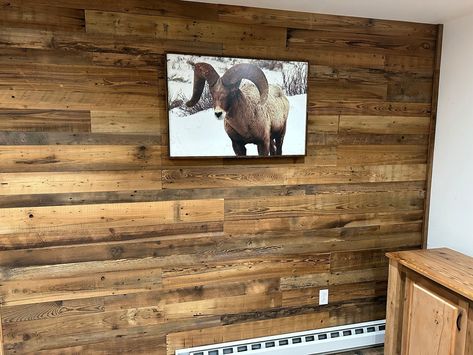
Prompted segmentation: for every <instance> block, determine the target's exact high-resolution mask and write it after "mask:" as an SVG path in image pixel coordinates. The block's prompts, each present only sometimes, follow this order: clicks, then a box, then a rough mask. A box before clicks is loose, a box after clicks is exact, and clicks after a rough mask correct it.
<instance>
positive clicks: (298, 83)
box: [282, 63, 307, 96]
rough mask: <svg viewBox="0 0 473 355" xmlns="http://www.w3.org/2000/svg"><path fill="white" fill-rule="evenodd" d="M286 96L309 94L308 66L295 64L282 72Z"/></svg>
mask: <svg viewBox="0 0 473 355" xmlns="http://www.w3.org/2000/svg"><path fill="white" fill-rule="evenodd" d="M282 76H283V83H284V90H285V92H286V95H288V96H294V95H303V94H306V93H307V65H305V63H294V64H292V65H290V66H288V69H286V70H284V71H283V72H282Z"/></svg>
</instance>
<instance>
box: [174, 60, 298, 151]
mask: <svg viewBox="0 0 473 355" xmlns="http://www.w3.org/2000/svg"><path fill="white" fill-rule="evenodd" d="M167 59H168V61H167V76H168V79H169V82H168V100H169V105H170V107H174V106H173V105H172V103H173V102H175V101H176V100H182V101H183V102H186V101H187V100H189V98H190V97H192V89H193V81H194V71H193V66H192V65H191V64H190V63H197V62H206V63H209V64H211V65H212V66H213V67H214V68H215V70H216V71H217V72H218V74H219V75H220V76H222V75H223V74H224V73H225V71H226V70H228V69H229V68H230V67H232V66H233V65H235V64H239V63H248V62H251V63H254V64H256V65H258V66H259V67H260V68H262V70H263V72H264V74H265V76H266V78H267V79H268V83H269V84H272V85H278V86H280V87H284V79H283V72H286V73H287V72H289V71H291V70H293V68H294V65H296V64H297V62H275V61H263V60H262V61H256V60H249V59H239V58H224V57H202V56H192V55H183V54H168V57H167ZM270 62H275V63H276V66H275V67H274V68H271V69H267V68H266V67H267V66H268V65H270V64H271V63H270ZM305 84H306V83H305ZM206 85H207V84H206ZM288 99H289V103H290V108H289V117H288V121H287V127H286V136H285V139H284V144H283V155H303V154H304V153H305V146H306V142H305V139H306V123H307V122H306V117H307V113H306V112H307V95H306V94H302V95H295V96H288ZM169 138H170V142H171V144H170V153H171V156H173V157H198V156H201V157H205V156H207V157H221V156H224V157H225V156H226V157H233V156H235V153H234V151H233V148H232V144H231V140H230V138H229V137H228V135H227V133H226V132H225V129H224V128H223V120H217V118H216V117H215V115H214V113H213V110H212V109H208V110H204V111H200V112H197V113H194V114H189V113H188V112H186V110H184V109H182V106H181V107H176V108H173V109H171V110H170V111H169ZM246 149H247V154H248V155H249V156H257V155H258V153H257V148H256V145H254V144H247V145H246Z"/></svg>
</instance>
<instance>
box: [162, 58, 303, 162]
mask: <svg viewBox="0 0 473 355" xmlns="http://www.w3.org/2000/svg"><path fill="white" fill-rule="evenodd" d="M166 61H167V65H166V76H167V100H168V119H169V153H170V157H171V158H209V157H219V158H220V157H223V158H232V157H233V158H234V157H238V158H242V157H289V156H304V155H305V154H306V139H307V80H308V71H309V65H308V63H307V62H298V61H283V60H272V59H246V58H234V57H214V56H201V55H188V54H177V53H168V54H166Z"/></svg>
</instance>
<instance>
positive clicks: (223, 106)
mask: <svg viewBox="0 0 473 355" xmlns="http://www.w3.org/2000/svg"><path fill="white" fill-rule="evenodd" d="M210 92H211V94H212V101H213V107H214V113H215V117H217V119H218V120H223V119H224V118H225V116H226V115H227V112H228V111H229V109H230V106H231V103H232V101H233V98H234V96H235V90H234V89H232V88H228V87H226V86H225V85H223V84H222V82H221V80H218V81H217V82H216V83H215V85H214V86H213V87H212V88H211V90H210Z"/></svg>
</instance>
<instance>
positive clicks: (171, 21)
mask: <svg viewBox="0 0 473 355" xmlns="http://www.w3.org/2000/svg"><path fill="white" fill-rule="evenodd" d="M438 32H439V27H438V26H434V25H426V24H413V23H402V22H393V21H383V20H374V19H362V18H350V17H339V16H327V15H317V14H307V13H295V12H287V11H273V10H262V9H254V8H246V7H233V6H223V5H208V4H197V3H189V2H180V1H172V0H161V1H150V0H104V1H93V0H0V267H1V269H0V302H1V303H0V305H1V308H0V310H1V311H0V319H1V330H2V331H0V334H1V335H0V338H1V337H3V348H2V349H3V351H4V353H5V354H25V353H36V354H48V355H52V354H77V353H100V354H118V353H126V352H131V351H133V353H134V354H152V353H153V354H172V352H173V351H174V350H175V349H177V348H180V347H184V346H185V347H189V346H194V345H202V344H208V343H214V342H221V341H230V340H236V339H243V338H249V337H257V336H265V335H270V334H278V333H284V332H292V331H299V330H307V329H313V328H319V327H326V326H333V325H339V324H346V323H352V322H359V321H368V320H373V319H381V318H383V317H384V315H385V296H386V278H387V268H386V267H387V264H386V259H385V258H384V253H385V252H386V251H388V250H398V249H404V248H416V247H420V246H421V245H422V223H423V219H424V214H425V198H426V186H427V180H428V177H427V172H428V171H429V162H428V155H429V138H431V133H430V132H431V131H430V128H431V126H432V122H433V118H431V112H432V107H433V104H432V96H433V95H432V92H433V90H432V88H433V86H435V85H434V83H435V80H434V72H435V66H436V63H435V62H436V61H435V57H436V56H435V55H436V51H437V45H436V43H437V36H438ZM165 51H181V52H192V53H203V54H217V55H230V56H231V55H236V56H254V57H269V58H293V59H299V60H308V61H309V62H310V98H309V101H310V103H309V128H308V131H309V132H308V156H307V157H305V158H297V159H283V160H265V159H256V160H251V161H245V160H238V161H236V160H222V159H212V160H179V161H175V160H170V159H168V157H167V156H168V142H167V123H166V119H167V118H166V110H165V78H164V65H165V62H164V52H165ZM321 288H328V289H329V291H330V304H329V305H327V306H318V291H319V290H320V289H321ZM0 353H1V351H0Z"/></svg>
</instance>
